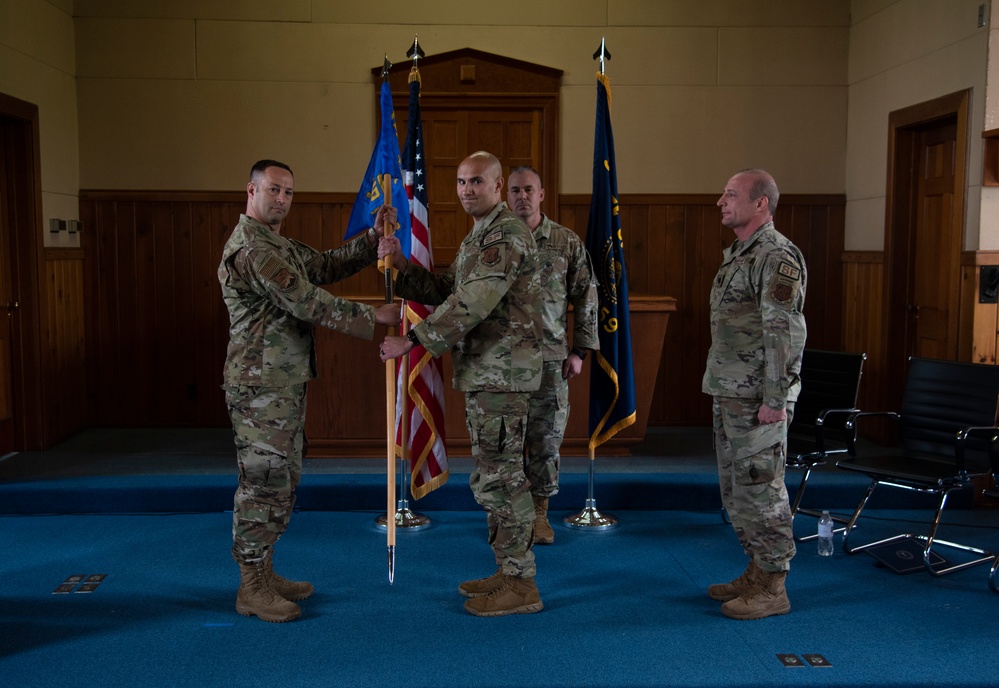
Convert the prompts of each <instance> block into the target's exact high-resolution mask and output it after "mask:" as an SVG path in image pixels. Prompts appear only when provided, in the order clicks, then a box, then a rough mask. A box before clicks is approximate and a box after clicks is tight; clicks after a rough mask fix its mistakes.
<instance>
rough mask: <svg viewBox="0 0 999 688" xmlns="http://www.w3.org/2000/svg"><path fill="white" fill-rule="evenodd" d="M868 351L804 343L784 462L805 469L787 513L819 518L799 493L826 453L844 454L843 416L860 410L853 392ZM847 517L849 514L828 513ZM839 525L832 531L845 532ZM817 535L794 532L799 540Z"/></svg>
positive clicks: (821, 464) (830, 456)
mask: <svg viewBox="0 0 999 688" xmlns="http://www.w3.org/2000/svg"><path fill="white" fill-rule="evenodd" d="M865 360H867V354H862V353H861V354H857V353H845V352H840V351H820V350H818V349H805V351H804V353H803V354H802V359H801V394H799V395H798V401H797V402H796V403H795V405H794V417H793V418H792V419H791V425H790V427H789V428H788V429H787V468H789V469H792V470H801V471H804V472H803V473H802V476H801V483H800V484H799V485H798V490H797V492H796V493H795V495H794V502H793V503H792V504H791V516H792V517H793V516H796V515H797V514H799V513H802V514H805V515H807V516H814V517H815V518H819V517H820V516H821V515H822V512H821V511H817V510H815V509H804V508H802V506H801V499H802V497H803V496H804V494H805V488H806V487H807V485H808V478H809V476H811V474H812V469H814V468H817V467H819V466H824V465H825V464H826V459H828V458H836V456H837V455H840V454H846V452H847V438H846V421H847V419H848V418H849V417H850V415H851V414H853V413H856V412H857V411H859V409H858V408H856V406H857V394H858V393H859V391H860V379H861V376H862V375H863V371H864V361H865ZM832 518H833V520H834V521H836V522H839V523H844V524H845V523H846V522H847V519H845V518H841V517H839V516H833V517H832ZM843 530H844V529H843V528H837V529H836V531H835V532H837V533H841V532H843ZM816 537H817V536H816V535H815V534H814V533H813V534H812V535H806V536H804V537H800V538H799V537H796V538H795V539H796V540H798V541H799V542H804V541H806V540H814V539H815V538H816Z"/></svg>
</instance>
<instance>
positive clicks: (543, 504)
mask: <svg viewBox="0 0 999 688" xmlns="http://www.w3.org/2000/svg"><path fill="white" fill-rule="evenodd" d="M553 542H555V531H554V530H552V527H551V524H550V523H548V497H538V496H537V495H534V544H536V545H550V544H552V543H553Z"/></svg>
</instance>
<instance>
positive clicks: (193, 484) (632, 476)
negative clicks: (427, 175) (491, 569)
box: [0, 469, 971, 515]
mask: <svg viewBox="0 0 999 688" xmlns="http://www.w3.org/2000/svg"><path fill="white" fill-rule="evenodd" d="M799 480H800V474H798V473H796V472H789V474H788V478H787V483H788V490H789V492H790V493H791V496H792V499H793V497H794V493H795V491H796V490H797V487H798V481H799ZM594 484H595V487H594V496H595V497H596V500H597V504H598V507H599V508H601V509H608V510H622V509H637V510H694V511H697V510H707V509H712V508H713V509H720V508H721V500H720V498H719V495H718V476H717V474H716V473H708V472H697V473H635V472H629V473H598V474H597V475H596V477H595V480H594ZM808 485H809V486H808V492H807V494H806V498H805V503H804V504H803V506H811V507H814V508H823V509H833V510H838V511H840V512H844V511H845V512H846V513H849V512H850V511H852V509H853V508H854V507H855V506H856V504H857V502H858V501H860V498H861V497H862V496H863V494H864V490H865V489H866V487H867V480H866V479H865V478H863V477H862V476H858V475H852V474H848V473H847V472H846V471H838V470H826V471H823V472H817V473H814V474H813V475H812V477H811V478H810V479H809V483H808ZM235 489H236V475H235V469H233V472H232V473H231V474H228V475H226V474H214V473H213V474H207V475H195V474H135V475H89V476H86V475H84V476H62V477H55V478H47V477H44V476H33V477H27V478H8V479H3V478H0V515H2V514H21V515H24V514H103V513H122V514H129V513H133V514H138V513H201V512H214V511H225V510H231V509H232V497H233V493H234V492H235ZM587 489H588V480H587V476H586V474H584V473H563V474H562V476H561V479H560V490H559V494H558V495H557V496H555V497H554V498H553V506H554V507H555V508H562V509H566V510H569V509H576V510H579V509H581V508H582V507H583V504H584V500H585V499H586V496H587ZM970 498H971V492H970V490H968V491H965V492H961V493H956V494H955V495H954V496H953V497H951V499H950V501H949V502H948V508H950V509H959V508H962V507H966V506H968V505H969V504H970ZM913 500H916V501H917V502H921V503H917V504H915V505H916V506H920V507H922V506H923V505H924V504H925V505H927V506H928V505H929V504H930V503H931V502H930V501H929V500H924V499H923V497H922V496H921V495H914V494H912V493H906V492H904V491H902V490H890V489H882V490H879V491H878V492H877V493H876V494H875V496H874V498H873V499H872V501H871V507H872V508H876V509H895V508H906V507H910V506H913V505H914V502H913ZM384 503H385V476H384V474H381V475H378V474H371V473H345V474H338V473H314V474H306V475H305V476H304V477H303V478H302V484H301V486H300V487H299V490H298V502H297V508H299V509H302V510H306V511H356V510H359V509H379V508H384V507H383V505H384ZM412 507H413V508H414V509H419V510H420V511H424V510H426V511H437V510H443V511H466V510H468V511H479V510H480V507H479V505H478V504H476V503H475V500H474V499H473V497H472V493H471V490H470V489H469V487H468V475H467V474H463V473H455V474H452V476H451V479H450V480H449V481H448V482H447V484H446V485H444V486H443V487H441V488H439V489H437V490H435V491H433V492H431V493H430V494H429V495H426V496H425V497H423V498H422V499H420V500H419V501H414V502H413V503H412Z"/></svg>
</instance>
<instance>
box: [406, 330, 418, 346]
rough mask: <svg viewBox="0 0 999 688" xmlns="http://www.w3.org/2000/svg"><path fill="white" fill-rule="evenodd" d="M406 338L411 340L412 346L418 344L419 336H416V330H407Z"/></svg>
mask: <svg viewBox="0 0 999 688" xmlns="http://www.w3.org/2000/svg"><path fill="white" fill-rule="evenodd" d="M406 339H408V340H409V341H411V342H413V346H420V338H419V337H417V336H416V330H410V331H409V332H407V333H406Z"/></svg>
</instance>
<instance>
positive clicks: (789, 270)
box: [777, 263, 801, 280]
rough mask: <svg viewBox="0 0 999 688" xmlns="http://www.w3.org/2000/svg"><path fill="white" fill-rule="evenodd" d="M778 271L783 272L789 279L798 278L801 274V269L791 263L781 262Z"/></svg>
mask: <svg viewBox="0 0 999 688" xmlns="http://www.w3.org/2000/svg"><path fill="white" fill-rule="evenodd" d="M777 272H779V273H780V274H782V275H783V276H784V277H787V278H788V279H792V280H796V279H798V277H799V276H800V275H801V270H799V269H798V268H796V267H794V266H793V265H791V264H790V263H781V264H780V267H778V268H777Z"/></svg>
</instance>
